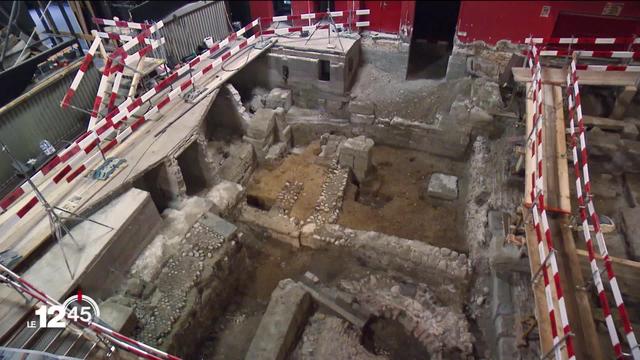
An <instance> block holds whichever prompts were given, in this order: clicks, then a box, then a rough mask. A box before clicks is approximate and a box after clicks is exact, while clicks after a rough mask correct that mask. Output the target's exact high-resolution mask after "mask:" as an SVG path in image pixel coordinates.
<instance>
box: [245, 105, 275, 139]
mask: <svg viewBox="0 0 640 360" xmlns="http://www.w3.org/2000/svg"><path fill="white" fill-rule="evenodd" d="M275 116H276V115H275V111H273V110H272V109H258V111H256V113H255V115H254V116H253V119H252V120H251V123H250V124H249V128H248V129H247V136H248V137H251V138H254V139H257V140H262V139H265V138H267V137H269V136H270V135H272V134H273V129H274V127H275Z"/></svg>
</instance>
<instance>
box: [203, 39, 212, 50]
mask: <svg viewBox="0 0 640 360" xmlns="http://www.w3.org/2000/svg"><path fill="white" fill-rule="evenodd" d="M204 44H205V45H207V48H211V47H212V46H213V38H212V37H211V36H207V37H206V38H204Z"/></svg>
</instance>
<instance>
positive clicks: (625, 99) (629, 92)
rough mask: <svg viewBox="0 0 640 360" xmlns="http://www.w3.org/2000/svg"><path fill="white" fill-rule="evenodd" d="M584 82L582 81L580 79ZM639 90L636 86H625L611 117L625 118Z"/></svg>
mask: <svg viewBox="0 0 640 360" xmlns="http://www.w3.org/2000/svg"><path fill="white" fill-rule="evenodd" d="M580 82H582V79H580ZM636 92H638V88H637V87H635V86H625V87H624V89H623V90H622V91H621V92H620V94H618V98H616V103H615V104H614V105H613V111H611V117H612V118H613V119H622V118H624V113H625V112H626V111H627V107H628V106H629V104H631V100H633V97H634V96H636Z"/></svg>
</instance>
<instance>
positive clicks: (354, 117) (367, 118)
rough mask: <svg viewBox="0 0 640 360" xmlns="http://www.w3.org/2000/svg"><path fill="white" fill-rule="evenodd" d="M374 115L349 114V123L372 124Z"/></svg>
mask: <svg viewBox="0 0 640 360" xmlns="http://www.w3.org/2000/svg"><path fill="white" fill-rule="evenodd" d="M375 119H376V117H375V116H373V115H362V114H354V113H352V114H351V123H352V124H357V125H372V124H373V122H374V121H375Z"/></svg>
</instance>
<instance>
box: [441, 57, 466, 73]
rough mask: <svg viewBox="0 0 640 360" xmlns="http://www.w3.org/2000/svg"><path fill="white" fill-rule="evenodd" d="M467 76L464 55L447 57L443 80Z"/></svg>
mask: <svg viewBox="0 0 640 360" xmlns="http://www.w3.org/2000/svg"><path fill="white" fill-rule="evenodd" d="M466 76H467V56H466V55H464V54H455V53H454V54H452V55H451V56H449V63H448V64H447V73H446V75H445V79H447V80H455V79H462V78H463V77H466Z"/></svg>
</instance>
